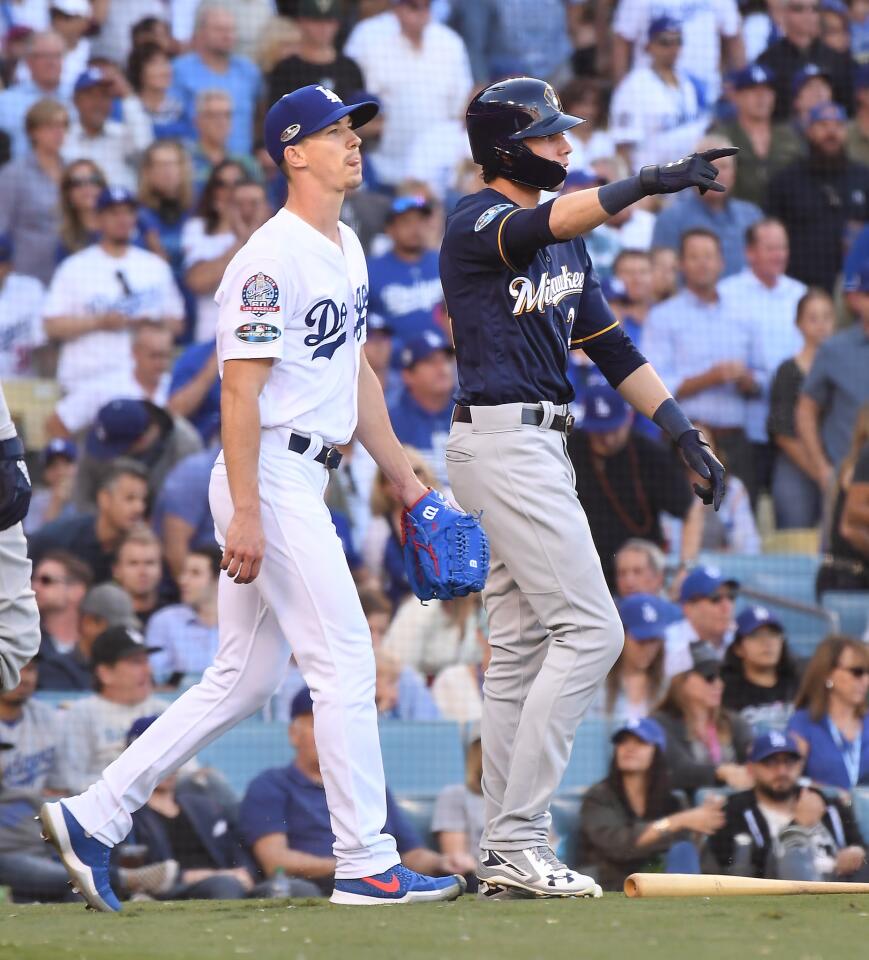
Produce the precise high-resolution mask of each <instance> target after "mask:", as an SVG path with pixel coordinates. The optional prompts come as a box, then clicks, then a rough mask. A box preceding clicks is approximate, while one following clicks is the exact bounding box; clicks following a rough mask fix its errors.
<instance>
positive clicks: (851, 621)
mask: <svg viewBox="0 0 869 960" xmlns="http://www.w3.org/2000/svg"><path fill="white" fill-rule="evenodd" d="M821 605H822V606H823V608H824V609H825V610H829V611H830V613H834V614H836V616H837V617H838V618H839V630H840V632H841V633H847V634H850V635H851V636H852V637H862V636H863V634H864V633H865V632H866V623H867V620H869V593H867V592H866V591H865V590H859V591H858V590H854V591H850V590H831V591H830V592H829V593H825V594H824V595H823V596H822V597H821Z"/></svg>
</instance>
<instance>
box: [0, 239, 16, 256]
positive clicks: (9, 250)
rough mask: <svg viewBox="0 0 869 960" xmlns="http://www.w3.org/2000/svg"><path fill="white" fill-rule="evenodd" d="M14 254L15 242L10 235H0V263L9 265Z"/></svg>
mask: <svg viewBox="0 0 869 960" xmlns="http://www.w3.org/2000/svg"><path fill="white" fill-rule="evenodd" d="M14 253H15V242H14V241H13V239H12V234H11V233H0V263H9V261H10V260H11V259H12V257H13V255H14Z"/></svg>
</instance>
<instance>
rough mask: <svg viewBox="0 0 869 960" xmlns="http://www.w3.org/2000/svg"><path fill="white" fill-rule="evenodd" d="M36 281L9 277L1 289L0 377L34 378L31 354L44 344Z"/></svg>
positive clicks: (39, 286) (40, 298)
mask: <svg viewBox="0 0 869 960" xmlns="http://www.w3.org/2000/svg"><path fill="white" fill-rule="evenodd" d="M44 296H45V289H44V288H43V286H42V284H41V283H40V282H39V281H38V280H37V279H36V277H26V276H24V274H22V273H10V274H9V276H8V277H7V278H6V282H5V283H4V284H3V286H2V288H0V377H9V378H11V377H29V376H32V375H33V368H32V366H31V354H32V352H33V350H34V349H35V348H36V347H39V346H42V344H43V343H45V335H44V333H43V331H42V301H43V298H44Z"/></svg>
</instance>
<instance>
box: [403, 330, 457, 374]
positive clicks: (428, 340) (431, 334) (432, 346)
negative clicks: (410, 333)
mask: <svg viewBox="0 0 869 960" xmlns="http://www.w3.org/2000/svg"><path fill="white" fill-rule="evenodd" d="M438 350H443V351H444V352H445V353H449V354H452V353H453V348H452V347H451V346H450V345H449V342H448V341H447V340H446V338H445V337H443V336H441V334H439V333H437V332H436V331H434V330H426V331H425V333H421V334H420V335H419V336H418V337H411V339H410V340H408V341H407V343H405V345H404V347H403V349H402V351H401V369H402V370H409V369H410V368H411V367H412V366H413V365H414V364H416V363H419V361H420V360H425V358H426V357H430V356H431V355H432V354H433V353H435V352H437V351H438Z"/></svg>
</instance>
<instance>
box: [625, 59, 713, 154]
mask: <svg viewBox="0 0 869 960" xmlns="http://www.w3.org/2000/svg"><path fill="white" fill-rule="evenodd" d="M675 74H676V81H677V83H676V86H670V84H668V83H666V82H665V80H664V79H663V77H661V76H660V74H658V73H656V72H655V71H654V70H652V69H651V67H645V66H643V67H636V68H634V69H633V70H631V72H630V73H629V74H628V75H627V76H626V77H625V78H624V79H623V80H622V81H621V83H620V84H619V85H618V86H617V87H616V89H615V91H614V93H613V98H612V102H611V104H610V135H611V136H612V138H613V140H614V141H615V142H616V143H617V144H629V145H630V146H631V148H632V152H631V155H632V161H633V163H632V167H633V170H634V171H638V170H639V169H640V168H641V167H645V166H647V165H648V164H653V163H669V162H670V161H671V160H678V159H679V157H684V156H685V155H686V154H688V153H690V152H691V151H692V150H693V149H694V147H695V146H696V145H697V141H698V140H699V139H700V138H701V137H702V136H703V133H704V131H705V130H706V127H707V125H708V123H709V117H708V114H707V113H706V111H705V110H702V109H701V107H700V98H699V97H698V94H697V87H696V86H695V85H694V83H692V81H691V80H690V78H689V77H688V76H687V75H686V74H685V73H683V72H682V71H681V70H677V71H675Z"/></svg>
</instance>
